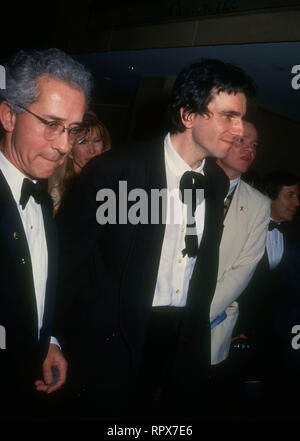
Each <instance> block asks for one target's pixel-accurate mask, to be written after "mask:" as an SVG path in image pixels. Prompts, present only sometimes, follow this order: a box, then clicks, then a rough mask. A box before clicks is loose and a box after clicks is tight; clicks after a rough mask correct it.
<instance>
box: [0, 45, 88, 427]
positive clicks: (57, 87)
mask: <svg viewBox="0 0 300 441" xmlns="http://www.w3.org/2000/svg"><path fill="white" fill-rule="evenodd" d="M90 89H91V78H90V74H89V73H88V72H87V71H86V70H85V68H84V67H83V66H82V65H80V64H79V63H77V62H76V61H74V60H73V59H72V58H71V57H69V56H68V55H66V54H65V53H63V52H62V51H59V50H58V49H48V50H45V51H34V52H24V51H20V52H18V53H17V54H16V55H14V56H13V57H12V58H11V60H9V62H8V64H7V65H6V89H5V90H3V91H1V98H0V122H1V126H2V136H1V139H0V150H1V151H0V207H1V208H0V213H1V215H0V240H1V251H0V262H1V264H0V272H1V276H0V278H1V294H0V325H1V326H2V327H3V329H5V336H6V342H5V349H1V350H0V386H1V404H2V410H1V413H0V419H8V420H14V419H17V420H19V419H23V418H24V419H27V418H30V419H34V418H39V417H40V415H39V414H38V412H39V405H37V403H38V400H37V398H38V396H39V395H41V392H44V393H46V394H51V393H52V392H54V391H56V390H58V389H59V388H60V387H61V386H62V385H63V384H64V383H65V380H66V371H67V362H66V360H65V359H64V357H63V355H62V352H61V350H60V346H59V342H58V341H57V340H56V339H55V336H53V335H52V322H53V315H54V308H55V291H56V276H57V243H56V230H55V226H54V222H53V220H52V206H51V199H50V197H49V196H48V194H47V191H46V190H45V188H44V186H43V183H45V181H44V180H46V179H47V178H48V177H49V176H51V174H52V172H53V171H54V170H55V169H56V167H58V166H59V165H61V164H62V163H63V161H64V159H65V157H66V155H67V154H68V153H69V152H70V150H71V148H72V144H73V142H74V141H76V140H78V139H80V138H82V137H83V136H84V129H83V128H82V127H81V121H82V117H83V114H84V111H85V108H86V106H87V103H88V99H89V94H90Z"/></svg>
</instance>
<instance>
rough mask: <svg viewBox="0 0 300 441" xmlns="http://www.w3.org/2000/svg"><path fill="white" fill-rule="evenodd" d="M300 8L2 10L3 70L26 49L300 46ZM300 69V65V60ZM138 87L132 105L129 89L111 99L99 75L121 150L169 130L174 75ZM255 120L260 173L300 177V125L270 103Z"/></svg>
mask: <svg viewBox="0 0 300 441" xmlns="http://www.w3.org/2000/svg"><path fill="white" fill-rule="evenodd" d="M298 4H299V2H297V1H290V2H288V1H286V2H282V1H273V2H270V1H269V2H268V1H264V2H247V1H246V2H237V1H223V2H220V1H211V2H205V1H202V2H201V1H198V2H197V5H198V6H197V7H196V6H195V5H196V3H195V2H192V1H188V0H186V1H185V2H181V1H160V2H157V1H140V2H136V1H126V0H125V1H123V2H118V1H115V2H114V3H113V4H107V5H106V6H103V4H102V2H101V3H100V2H97V1H95V0H87V1H85V2H82V1H79V0H74V1H72V2H66V1H65V2H58V1H56V0H54V1H52V2H51V3H50V4H45V3H43V4H40V5H38V4H36V3H30V2H26V3H25V2H24V3H20V4H18V6H17V7H16V6H15V5H12V6H10V5H6V6H3V8H2V10H1V13H2V22H3V29H2V38H1V45H2V48H1V49H0V63H1V64H2V60H4V59H5V57H6V56H8V55H9V54H11V53H12V52H14V51H15V50H17V49H20V48H24V49H38V48H47V47H59V48H61V49H63V50H65V51H67V52H68V53H70V54H72V55H74V56H76V55H78V54H79V55H80V54H90V53H103V52H107V53H111V52H113V53H116V52H117V51H131V50H137V49H138V50H139V51H141V52H145V56H146V51H147V50H148V49H150V48H156V49H158V50H160V49H163V48H178V49H179V48H191V47H194V48H196V47H206V46H220V47H221V46H222V47H224V48H226V46H227V45H242V44H246V43H261V44H262V45H263V44H264V43H267V42H274V43H278V44H281V43H282V42H300V26H299V23H300V7H299V6H298ZM299 54H300V46H299ZM249 61H251V60H249ZM279 61H280V60H279ZM294 64H300V55H299V58H297V59H295V60H294ZM88 67H90V68H93V66H92V65H91V66H88ZM289 68H290V66H289ZM263 69H264V66H261V65H258V66H257V71H256V72H257V76H258V75H260V74H261V71H262V70H263ZM135 81H136V82H135V85H130V87H132V91H131V93H130V94H128V96H127V97H126V99H125V98H124V96H125V94H126V88H127V87H128V86H127V84H126V83H124V85H123V89H122V90H121V88H120V90H117V91H115V93H114V94H109V93H108V89H107V87H106V85H105V84H104V83H103V82H101V81H100V79H99V76H96V89H95V92H94V104H93V106H94V109H95V110H96V111H97V113H98V114H99V116H100V118H101V119H102V120H103V122H104V123H105V124H106V125H107V127H108V128H109V130H110V132H111V134H112V139H113V144H114V145H119V144H122V143H123V142H125V141H128V140H135V139H140V138H149V137H151V136H156V135H157V134H160V133H163V132H164V131H165V130H166V105H167V100H168V94H169V92H170V89H171V86H172V83H173V81H174V76H172V75H164V74H163V75H161V76H151V75H147V73H146V74H145V73H144V74H143V75H141V76H139V77H137V78H136V79H135ZM118 87H121V86H120V83H119V84H118ZM112 89H113V88H112ZM298 93H299V94H300V91H299V92H298ZM274 94H276V91H275V92H274ZM271 107H272V106H271ZM251 119H252V120H253V121H255V122H256V124H257V127H258V130H259V137H260V144H261V150H260V151H259V154H258V158H257V160H256V164H255V168H256V169H257V171H258V172H259V173H261V174H263V173H265V172H267V171H269V170H271V169H274V168H286V169H289V170H291V171H294V172H297V173H299V164H300V146H299V129H300V120H298V119H297V118H294V119H291V118H289V117H287V116H286V115H284V113H282V114H281V113H280V112H278V110H276V111H275V110H273V109H272V108H271V109H270V108H268V109H267V108H266V107H265V105H264V103H258V104H257V106H256V107H255V109H254V110H253V111H252V114H251Z"/></svg>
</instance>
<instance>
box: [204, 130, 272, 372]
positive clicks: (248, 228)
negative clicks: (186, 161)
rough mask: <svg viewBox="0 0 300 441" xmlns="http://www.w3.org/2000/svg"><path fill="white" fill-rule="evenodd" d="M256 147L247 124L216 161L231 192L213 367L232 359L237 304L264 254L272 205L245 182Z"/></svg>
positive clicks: (215, 305)
mask: <svg viewBox="0 0 300 441" xmlns="http://www.w3.org/2000/svg"><path fill="white" fill-rule="evenodd" d="M257 146H258V139H257V130H256V128H255V126H254V125H253V124H252V123H250V122H247V121H245V122H244V135H243V136H242V137H240V138H238V139H237V140H236V141H235V142H234V143H233V145H232V147H231V149H230V150H229V152H228V154H227V155H226V156H225V158H221V159H217V164H218V165H219V166H220V167H221V168H222V169H223V170H224V172H225V173H226V175H227V176H228V178H229V180H230V188H229V191H228V194H227V196H226V198H225V201H224V216H225V220H224V230H223V235H222V240H221V245H220V259H219V272H218V280H217V286H216V291H215V294H214V298H213V301H212V305H211V312H210V315H211V320H212V324H213V321H214V320H216V321H218V317H222V315H223V317H224V320H222V321H220V322H219V323H218V324H216V325H215V326H213V325H212V330H211V333H212V335H211V338H212V342H211V343H212V359H211V363H212V365H218V364H219V363H221V362H222V361H224V360H225V359H226V358H227V356H228V353H229V349H230V344H231V337H232V332H233V328H234V326H235V323H236V320H237V317H238V303H237V300H238V298H239V296H240V294H241V293H242V292H243V290H244V289H245V288H246V286H247V285H248V283H249V281H250V279H251V277H252V275H253V273H254V271H255V268H256V266H257V264H258V262H259V261H260V259H261V258H262V256H263V253H264V250H265V245H266V237H267V229H268V224H269V218H270V201H269V198H267V197H266V196H264V195H263V194H262V193H260V192H259V191H258V190H256V189H254V188H253V187H251V186H250V185H248V184H247V183H246V182H244V181H243V179H242V177H243V174H244V173H246V172H247V171H248V170H249V168H250V167H251V165H252V163H253V161H254V159H255V156H256V149H257Z"/></svg>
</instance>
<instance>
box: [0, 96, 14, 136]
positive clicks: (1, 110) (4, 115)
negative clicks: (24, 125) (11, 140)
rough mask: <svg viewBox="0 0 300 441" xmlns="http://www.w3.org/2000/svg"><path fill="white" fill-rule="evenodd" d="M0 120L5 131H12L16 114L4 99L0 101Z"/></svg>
mask: <svg viewBox="0 0 300 441" xmlns="http://www.w3.org/2000/svg"><path fill="white" fill-rule="evenodd" d="M0 121H1V124H2V126H3V128H4V130H5V131H6V132H12V131H13V130H14V128H15V123H16V114H15V112H14V111H13V110H12V109H11V107H10V106H9V104H8V103H7V102H6V101H2V102H1V103H0Z"/></svg>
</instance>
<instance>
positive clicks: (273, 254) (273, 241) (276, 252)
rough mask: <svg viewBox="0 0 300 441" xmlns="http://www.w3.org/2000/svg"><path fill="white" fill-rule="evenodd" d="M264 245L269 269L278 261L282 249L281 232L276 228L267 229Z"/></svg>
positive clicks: (274, 266)
mask: <svg viewBox="0 0 300 441" xmlns="http://www.w3.org/2000/svg"><path fill="white" fill-rule="evenodd" d="M271 220H273V219H272V218H271ZM266 247H267V253H268V259H269V265H270V269H274V268H276V266H277V265H278V264H279V263H280V261H281V258H282V255H283V251H284V242H283V234H282V233H281V231H279V230H278V229H277V228H274V229H273V230H271V231H268V233H267V244H266Z"/></svg>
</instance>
